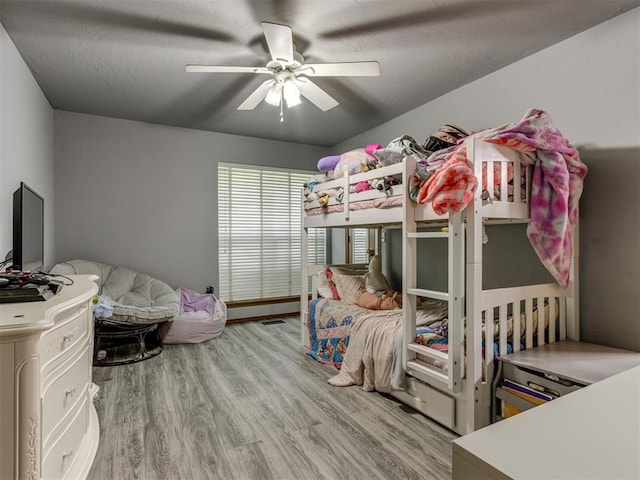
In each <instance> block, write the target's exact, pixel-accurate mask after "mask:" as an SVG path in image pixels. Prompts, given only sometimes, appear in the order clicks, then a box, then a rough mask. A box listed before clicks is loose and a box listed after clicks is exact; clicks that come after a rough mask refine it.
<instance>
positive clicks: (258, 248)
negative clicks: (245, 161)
mask: <svg viewBox="0 0 640 480" xmlns="http://www.w3.org/2000/svg"><path fill="white" fill-rule="evenodd" d="M313 173H314V172H304V171H292V170H285V169H276V168H265V167H254V166H249V165H237V164H224V163H222V164H220V165H219V166H218V219H219V220H218V221H219V225H218V232H219V233H218V236H219V244H220V245H219V246H220V249H219V268H220V272H219V274H220V289H219V292H220V298H221V299H222V300H224V301H238V300H260V299H268V298H277V297H289V296H297V295H300V276H301V275H302V272H301V261H300V255H301V252H300V250H301V231H300V230H301V214H302V212H301V195H302V188H303V184H304V182H306V181H307V180H308V178H309V176H310V175H312V174H313ZM308 237H309V242H308V251H309V262H311V263H316V264H323V263H324V258H325V250H326V247H325V231H324V229H310V231H309V236H308Z"/></svg>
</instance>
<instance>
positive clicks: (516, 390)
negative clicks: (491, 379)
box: [501, 379, 559, 418]
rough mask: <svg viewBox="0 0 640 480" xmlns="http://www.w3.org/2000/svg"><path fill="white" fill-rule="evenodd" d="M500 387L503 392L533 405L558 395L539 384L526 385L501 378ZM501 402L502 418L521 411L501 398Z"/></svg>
mask: <svg viewBox="0 0 640 480" xmlns="http://www.w3.org/2000/svg"><path fill="white" fill-rule="evenodd" d="M501 388H502V389H503V390H504V391H505V392H508V393H510V394H511V395H515V396H516V397H520V398H522V399H523V400H526V401H527V402H529V403H532V404H533V405H541V404H543V403H546V402H549V401H551V400H553V399H554V398H557V397H558V396H559V395H558V393H557V392H553V391H551V390H549V389H547V388H545V387H542V386H540V385H532V384H531V383H529V385H528V386H526V385H521V384H520V383H516V382H514V381H512V380H508V379H504V380H503V382H502V386H501ZM501 403H502V412H501V413H502V417H503V418H509V417H512V416H514V415H517V414H518V413H520V412H522V409H520V408H518V407H516V406H515V405H513V404H511V403H509V402H508V401H506V400H503V401H502V402H501Z"/></svg>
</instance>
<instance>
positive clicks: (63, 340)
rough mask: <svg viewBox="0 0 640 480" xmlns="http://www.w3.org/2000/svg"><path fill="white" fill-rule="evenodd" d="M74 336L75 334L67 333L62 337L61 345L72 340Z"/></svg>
mask: <svg viewBox="0 0 640 480" xmlns="http://www.w3.org/2000/svg"><path fill="white" fill-rule="evenodd" d="M75 336H76V334H75V333H67V334H66V335H63V336H62V343H65V342H70V341H71V340H73V337H75Z"/></svg>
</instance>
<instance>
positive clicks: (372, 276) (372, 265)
mask: <svg viewBox="0 0 640 480" xmlns="http://www.w3.org/2000/svg"><path fill="white" fill-rule="evenodd" d="M364 288H365V289H366V290H367V292H369V293H375V292H379V291H383V292H386V291H387V290H389V282H388V281H387V279H386V277H385V276H384V274H383V273H382V260H381V258H380V255H374V256H373V257H371V260H370V261H369V271H368V272H367V273H366V274H365V276H364Z"/></svg>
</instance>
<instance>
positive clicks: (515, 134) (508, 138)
mask: <svg viewBox="0 0 640 480" xmlns="http://www.w3.org/2000/svg"><path fill="white" fill-rule="evenodd" d="M484 140H485V141H487V142H491V143H496V144H498V145H503V146H506V147H509V148H513V149H514V150H519V151H522V152H535V153H536V162H535V165H534V169H533V184H532V188H531V214H530V215H531V218H530V221H529V225H528V227H527V236H528V237H529V241H530V242H531V245H533V248H534V250H535V251H536V253H537V254H538V257H539V258H540V261H541V262H542V263H543V264H544V266H545V267H547V269H548V270H549V272H551V274H552V275H553V277H554V278H555V279H556V280H557V281H558V283H559V284H560V285H562V286H563V287H567V285H568V284H569V270H570V267H571V256H572V254H573V230H572V227H573V226H574V225H575V223H576V220H577V219H578V201H579V200H580V196H581V195H582V186H583V179H584V177H585V176H586V174H587V166H586V165H585V164H584V163H582V161H581V160H580V156H579V154H578V150H576V148H575V147H574V146H573V145H571V144H570V143H569V141H568V140H567V139H566V138H564V137H563V136H562V134H561V133H560V131H559V130H558V129H556V128H554V127H552V125H551V117H550V116H549V114H548V113H546V112H544V111H542V110H537V109H531V110H529V111H528V112H527V113H526V114H525V116H524V117H523V118H522V120H520V121H519V122H517V123H515V124H513V125H511V126H509V127H507V128H505V129H503V130H498V131H495V132H492V133H490V134H489V135H488V136H486V137H485V138H484Z"/></svg>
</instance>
